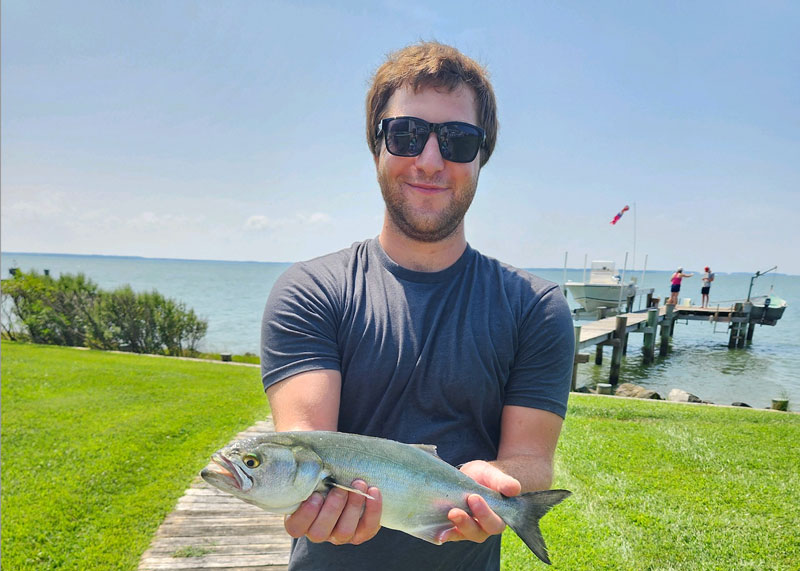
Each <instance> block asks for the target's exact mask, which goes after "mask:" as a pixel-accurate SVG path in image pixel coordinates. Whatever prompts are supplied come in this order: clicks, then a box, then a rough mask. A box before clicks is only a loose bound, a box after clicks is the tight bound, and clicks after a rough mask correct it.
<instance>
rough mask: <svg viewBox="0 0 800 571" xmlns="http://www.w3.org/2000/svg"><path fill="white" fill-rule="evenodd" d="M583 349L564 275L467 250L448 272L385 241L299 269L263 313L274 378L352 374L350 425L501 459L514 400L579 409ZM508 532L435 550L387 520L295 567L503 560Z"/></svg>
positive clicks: (458, 454) (347, 401) (445, 451)
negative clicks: (557, 279)
mask: <svg viewBox="0 0 800 571" xmlns="http://www.w3.org/2000/svg"><path fill="white" fill-rule="evenodd" d="M573 349H574V334H573V326H572V319H571V316H570V312H569V308H568V306H567V303H566V300H565V298H564V296H563V294H562V293H561V292H560V290H559V289H558V287H557V286H556V284H553V283H551V282H548V281H545V280H542V279H541V278H538V277H536V276H533V275H531V274H529V273H527V272H524V271H521V270H518V269H516V268H513V267H511V266H508V265H506V264H503V263H501V262H499V261H497V260H495V259H492V258H489V257H487V256H484V255H482V254H480V253H479V252H477V251H476V250H474V249H472V248H470V247H469V246H468V247H467V249H466V251H465V252H464V254H463V255H462V256H461V257H460V258H459V260H458V261H457V262H456V263H455V264H453V265H452V266H450V267H449V268H447V269H445V270H442V271H440V272H432V273H428V272H416V271H412V270H408V269H406V268H403V267H401V266H399V265H398V264H396V263H395V262H394V261H392V260H391V259H390V258H389V257H388V256H387V255H386V253H385V252H384V251H383V248H382V247H381V246H380V243H379V241H378V240H377V239H371V240H366V241H364V242H359V243H356V244H353V246H351V247H350V248H348V249H345V250H342V251H339V252H336V253H333V254H329V255H327V256H323V257H321V258H316V259H314V260H311V261H308V262H302V263H298V264H295V265H293V266H292V267H290V268H289V269H288V270H287V271H286V272H285V273H284V274H283V275H282V276H281V277H280V278H279V279H278V281H277V282H276V284H275V286H274V287H273V289H272V292H271V293H270V296H269V300H268V301H267V306H266V309H265V311H264V318H263V322H262V343H261V368H262V379H263V383H264V388H265V389H266V388H267V387H269V386H270V385H272V384H274V383H277V382H279V381H282V380H284V379H286V378H288V377H290V376H292V375H296V374H298V373H301V372H305V371H311V370H318V369H334V370H338V371H340V372H341V375H342V389H341V404H340V411H339V425H338V429H339V430H340V431H342V432H352V433H358V434H367V435H370V436H379V437H383V438H391V439H393V440H399V441H401V442H407V443H421V444H435V445H436V446H437V447H438V451H439V455H440V456H441V457H442V458H443V459H444V460H445V461H447V462H450V463H451V464H453V465H458V464H461V463H464V462H468V461H470V460H475V459H483V460H493V459H495V458H496V456H497V448H498V444H499V440H500V417H501V414H502V410H503V407H504V406H505V405H517V406H524V407H530V408H537V409H543V410H547V411H550V412H553V413H555V414H558V415H560V416H562V417H563V416H564V414H565V413H566V403H567V397H568V394H569V386H570V378H571V371H572V360H573ZM499 552H500V538H499V536H496V537H494V538H490V540H488V541H487V542H485V543H483V544H477V543H472V542H467V541H464V542H456V543H449V544H445V545H443V546H434V545H431V544H428V543H425V542H423V541H421V540H419V539H416V538H413V537H411V536H409V535H406V534H403V533H399V532H395V531H392V530H387V529H382V530H381V531H380V533H379V534H378V536H376V537H375V538H374V539H372V540H370V541H368V542H367V543H365V544H363V545H360V546H333V545H331V544H328V543H323V544H314V543H311V542H309V541H308V540H306V539H305V538H303V539H301V540H299V541H296V542H295V547H294V549H293V554H292V564H291V568H292V569H315V570H316V569H373V568H379V569H382V570H387V569H394V568H397V569H439V568H442V569H461V568H469V569H497V568H498V567H499Z"/></svg>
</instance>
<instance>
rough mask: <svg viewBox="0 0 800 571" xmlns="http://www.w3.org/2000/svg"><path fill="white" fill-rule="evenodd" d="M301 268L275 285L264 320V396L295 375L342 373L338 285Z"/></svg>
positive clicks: (288, 273)
mask: <svg viewBox="0 0 800 571" xmlns="http://www.w3.org/2000/svg"><path fill="white" fill-rule="evenodd" d="M329 277H330V276H328V275H326V273H325V272H318V273H312V272H311V271H310V270H309V268H308V266H307V265H306V264H302V263H301V264H295V265H293V266H291V267H290V268H289V269H288V270H286V272H284V273H283V274H282V275H281V276H280V278H278V280H277V281H276V282H275V285H274V286H273V288H272V291H271V292H270V295H269V298H268V300H267V304H266V307H265V308H264V315H263V317H262V320H261V381H262V383H263V385H264V390H266V389H267V388H268V387H269V386H271V385H273V384H275V383H277V382H279V381H282V380H284V379H286V378H288V377H291V376H292V375H296V374H298V373H303V372H306V371H313V370H319V369H334V370H340V358H339V353H338V349H337V330H338V325H337V323H338V320H337V319H336V314H337V309H338V303H337V297H338V296H337V295H336V290H335V289H332V288H331V283H333V280H331V279H327V278H329Z"/></svg>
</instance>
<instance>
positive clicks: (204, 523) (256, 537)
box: [138, 420, 291, 571]
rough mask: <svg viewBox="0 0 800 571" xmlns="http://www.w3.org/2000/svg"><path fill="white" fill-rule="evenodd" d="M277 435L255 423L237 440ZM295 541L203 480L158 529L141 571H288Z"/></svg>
mask: <svg viewBox="0 0 800 571" xmlns="http://www.w3.org/2000/svg"><path fill="white" fill-rule="evenodd" d="M272 430H273V426H272V422H271V421H270V420H267V421H260V422H257V423H256V424H255V425H254V426H252V427H250V428H248V429H247V430H245V431H244V432H241V433H239V434H238V435H237V436H236V438H235V439H239V438H247V437H250V436H254V435H257V434H261V433H264V432H271V431H272ZM290 546H291V537H289V535H288V534H287V533H286V531H285V530H284V528H283V516H282V515H276V514H270V513H267V512H265V511H264V510H262V509H260V508H257V507H256V506H253V505H250V504H247V503H245V502H243V501H241V500H239V499H237V498H234V497H233V496H231V495H229V494H226V493H225V492H222V491H220V490H218V489H217V488H214V487H212V486H209V485H208V484H206V483H205V482H204V481H203V480H202V479H201V478H200V477H199V476H198V477H197V479H196V480H195V481H194V482H193V483H192V485H191V487H190V488H189V489H188V490H186V493H185V494H184V495H183V497H181V498H180V499H179V500H178V504H177V506H176V507H175V509H174V510H173V511H172V513H170V514H169V515H168V516H167V517H166V519H165V520H164V523H162V524H161V526H160V527H159V528H158V531H157V532H156V535H155V537H154V538H153V542H152V543H151V544H150V548H149V549H148V550H147V551H145V552H144V554H143V555H142V558H141V560H140V562H139V568H138V569H139V571H207V570H209V569H214V570H215V571H285V570H286V569H288V564H289V548H290Z"/></svg>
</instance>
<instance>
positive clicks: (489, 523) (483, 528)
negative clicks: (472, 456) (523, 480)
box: [439, 460, 522, 543]
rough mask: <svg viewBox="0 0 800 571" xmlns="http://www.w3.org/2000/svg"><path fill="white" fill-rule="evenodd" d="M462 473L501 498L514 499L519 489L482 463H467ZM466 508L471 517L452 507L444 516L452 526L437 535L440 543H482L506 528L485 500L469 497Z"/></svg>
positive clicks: (511, 479)
mask: <svg viewBox="0 0 800 571" xmlns="http://www.w3.org/2000/svg"><path fill="white" fill-rule="evenodd" d="M461 471H462V472H464V473H465V474H466V475H467V476H469V477H470V478H472V479H473V480H475V481H476V482H478V483H479V484H482V485H484V486H486V487H487V488H490V489H492V490H495V491H496V492H500V493H501V494H503V495H504V496H516V495H518V494H519V493H520V491H521V490H522V486H521V485H520V483H519V481H518V480H517V479H516V478H513V477H511V476H509V475H508V474H506V473H505V472H503V471H502V470H500V469H499V468H497V467H495V466H492V465H491V464H490V463H489V462H485V461H483V460H473V461H472V462H467V463H466V464H464V465H463V466H461ZM467 505H468V506H469V510H470V512H471V513H472V515H470V514H469V513H467V512H466V511H464V510H462V509H459V508H453V509H451V510H450V512H449V513H448V514H447V518H448V519H449V520H450V521H451V522H452V523H453V526H454V527H452V528H450V529H448V530H446V531H445V532H443V533H442V534H441V535H440V536H439V539H440V540H441V542H442V543H444V542H446V541H475V542H477V543H483V542H484V541H486V540H487V539H488V538H489V537H490V536H492V535H498V534H500V533H503V530H504V529H505V528H506V524H505V522H504V521H503V520H502V519H501V518H500V516H499V515H497V514H496V513H494V512H493V511H492V509H491V508H490V507H489V504H487V503H486V500H485V499H483V498H482V497H481V496H479V495H478V494H471V495H470V496H469V497H468V498H467Z"/></svg>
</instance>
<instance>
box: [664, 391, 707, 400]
mask: <svg viewBox="0 0 800 571" xmlns="http://www.w3.org/2000/svg"><path fill="white" fill-rule="evenodd" d="M667 400H669V401H672V402H701V401H700V398H699V397H697V396H695V395H693V394H692V393H687V392H686V391H684V390H682V389H672V390H671V391H669V396H668V397H667Z"/></svg>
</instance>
